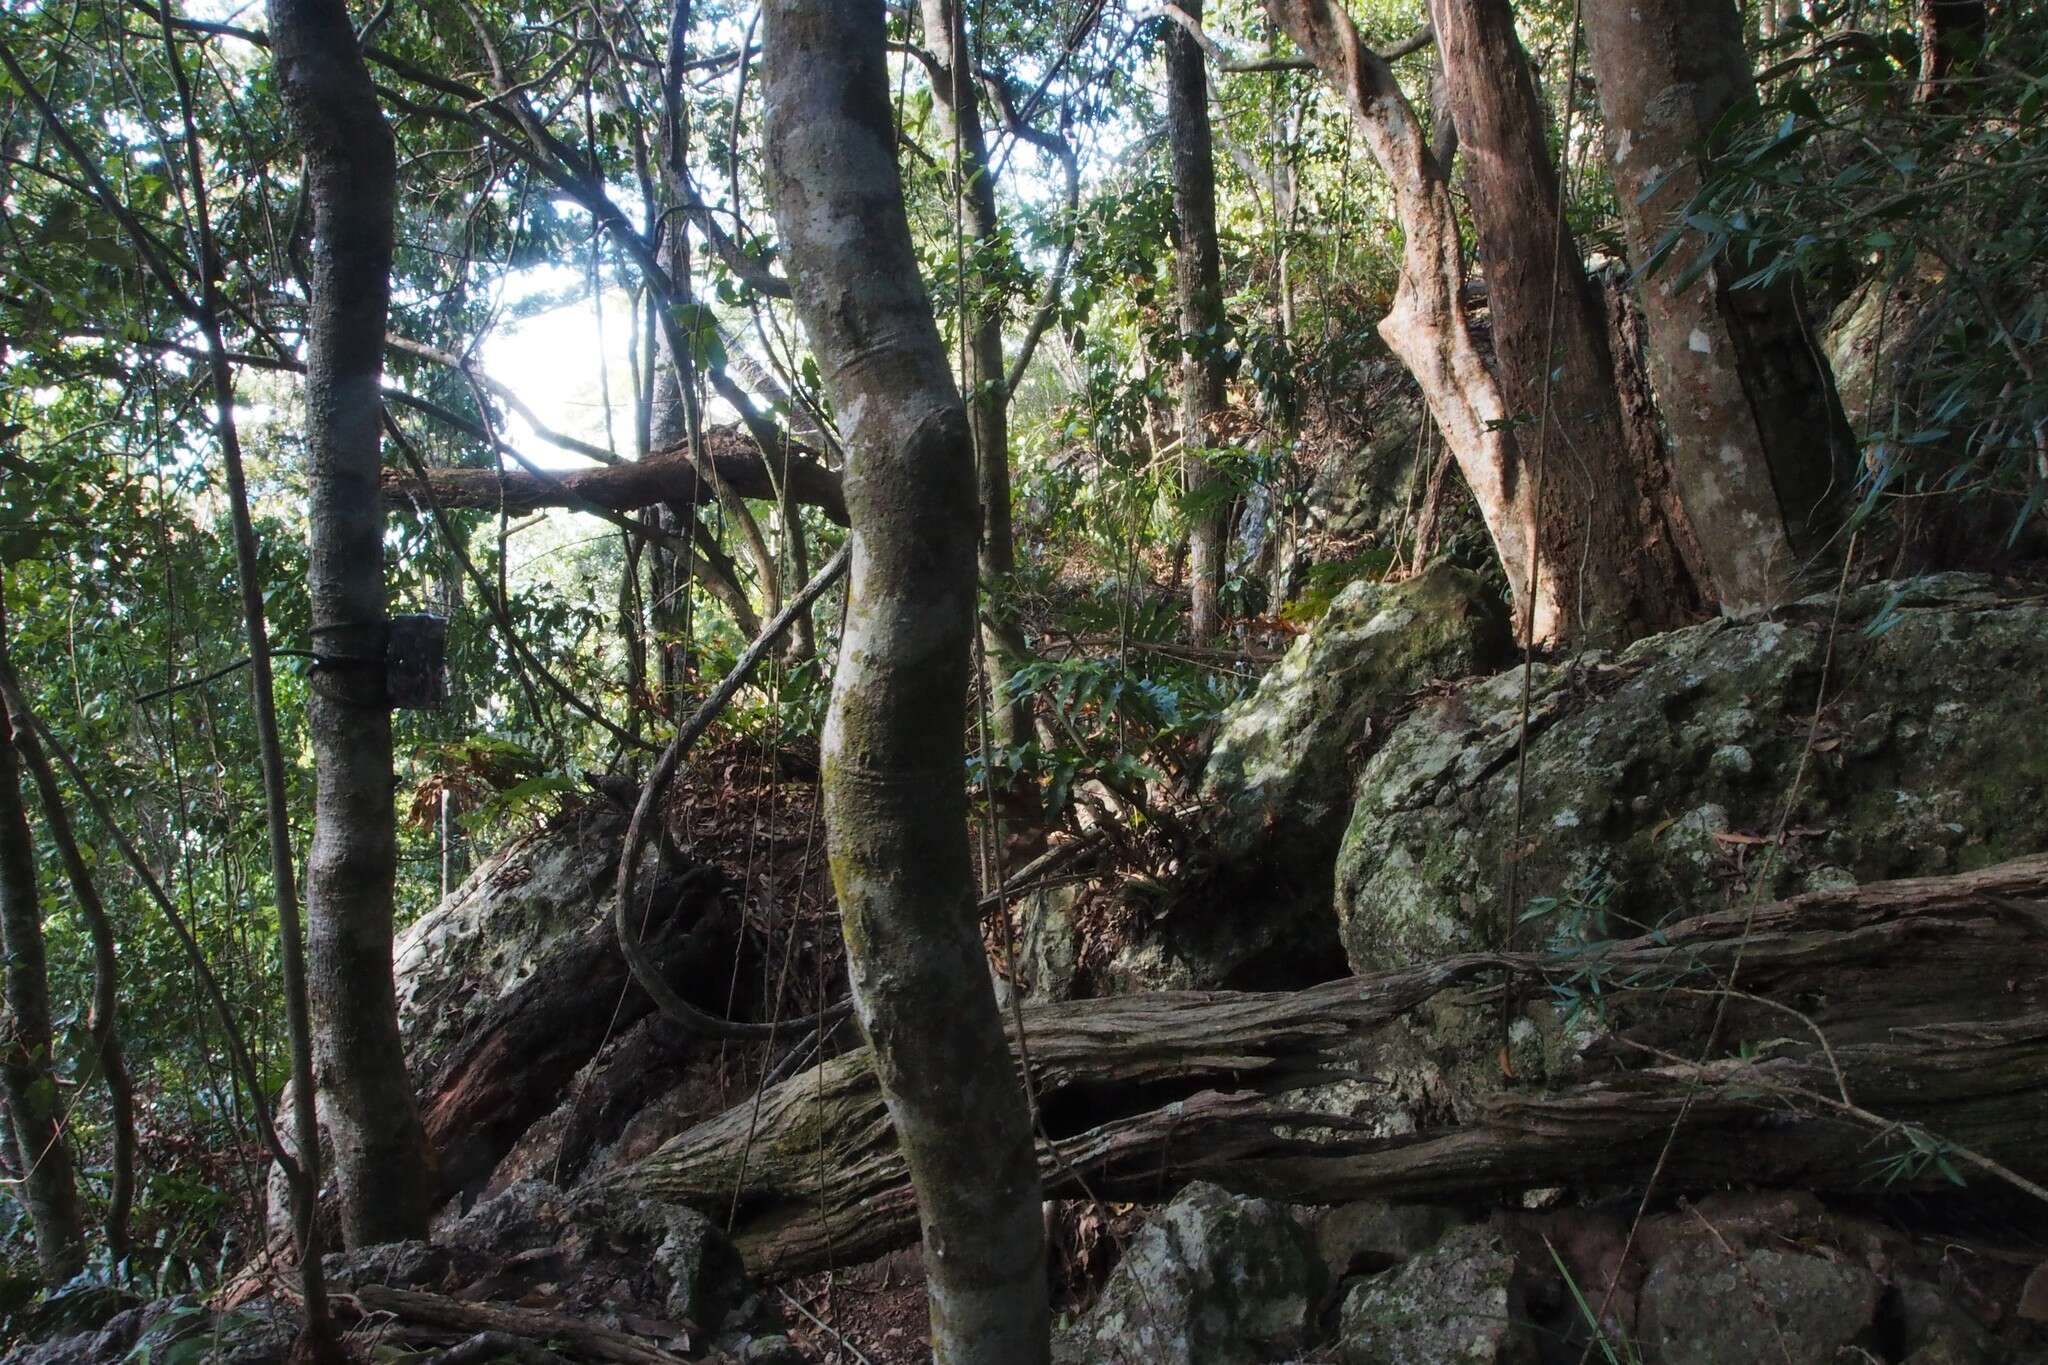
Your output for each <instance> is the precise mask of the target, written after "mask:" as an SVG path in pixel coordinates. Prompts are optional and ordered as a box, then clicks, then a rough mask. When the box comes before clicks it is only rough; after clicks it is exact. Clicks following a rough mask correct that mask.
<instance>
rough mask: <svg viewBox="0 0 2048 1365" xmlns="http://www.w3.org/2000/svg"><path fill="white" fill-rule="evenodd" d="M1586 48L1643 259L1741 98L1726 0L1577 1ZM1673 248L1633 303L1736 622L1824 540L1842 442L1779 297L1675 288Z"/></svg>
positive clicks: (1742, 69) (1717, 592)
mask: <svg viewBox="0 0 2048 1365" xmlns="http://www.w3.org/2000/svg"><path fill="white" fill-rule="evenodd" d="M1585 16H1586V36H1587V41H1588V43H1589V46H1590V48H1591V56H1592V65H1593V71H1594V74H1595V76H1596V77H1597V78H1598V81H1599V87H1600V107H1601V110H1602V112H1603V114H1604V115H1605V126H1606V139H1607V153H1608V162H1609V164H1610V165H1611V166H1612V168H1613V172H1614V183H1615V191H1616V198H1617V199H1618V200H1619V201H1620V204H1621V212H1622V221H1623V225H1624V227H1625V228H1626V230H1627V234H1628V243H1629V251H1630V253H1631V255H1633V256H1634V258H1635V259H1636V261H1637V262H1639V263H1640V262H1643V261H1647V260H1648V259H1649V258H1650V256H1651V254H1652V253H1653V252H1654V251H1655V250H1656V248H1657V245H1658V243H1659V242H1660V241H1661V239H1662V238H1663V236H1664V233H1665V231H1666V229H1667V227H1668V226H1669V225H1670V224H1671V222H1672V221H1673V220H1674V219H1675V218H1676V216H1677V215H1678V214H1680V213H1682V212H1683V211H1685V209H1686V207H1687V205H1688V204H1689V203H1690V202H1691V201H1692V199H1693V197H1694V195H1695V194H1696V193H1697V192H1698V190H1699V189H1700V186H1701V184H1702V178H1703V166H1702V163H1701V160H1700V155H1701V152H1700V149H1701V148H1702V147H1704V146H1705V145H1706V144H1707V143H1708V141H1709V139H1710V137H1711V135H1712V134H1713V132H1714V129H1715V127H1716V125H1717V124H1718V123H1719V122H1720V120H1721V119H1722V118H1723V116H1724V115H1726V114H1727V113H1728V112H1729V111H1730V110H1731V109H1733V108H1735V107H1736V106H1737V105H1739V104H1740V103H1742V102H1743V101H1745V100H1747V99H1749V98H1751V97H1752V96H1753V95H1754V93H1755V80H1754V77H1753V76H1752V73H1751V71H1750V66H1749V57H1748V54H1747V52H1746V51H1745V50H1744V48H1743V43H1742V18H1741V15H1740V13H1739V12H1738V11H1737V10H1736V8H1735V6H1734V4H1733V3H1732V0H1592V2H1591V3H1588V4H1587V5H1586V7H1585ZM1689 254H1690V253H1689V252H1688V251H1687V250H1686V247H1685V244H1683V243H1681V244H1680V246H1679V247H1678V249H1677V251H1676V252H1675V253H1674V257H1673V260H1672V261H1671V262H1669V263H1667V265H1666V268H1665V269H1663V270H1662V271H1660V272H1658V273H1657V274H1655V275H1652V276H1650V277H1649V278H1648V279H1647V280H1646V281H1645V283H1644V287H1643V289H1642V296H1643V312H1644V315H1645V318H1646V321H1647V324H1648V331H1649V352H1650V374H1651V378H1652V380H1653V382H1654V383H1655V385H1656V389H1657V396H1658V399H1659V400H1660V404H1661V406H1662V409H1663V412H1664V419H1665V423H1666V425H1667V427H1668V428H1669V430H1670V433H1671V441H1672V446H1673V459H1674V463H1675V466H1676V478H1677V483H1678V487H1679V491H1680V495H1681V497H1682V499H1683V502H1684V504H1685V510H1686V515H1687V517H1688V519H1689V520H1690V522H1691V524H1692V527H1693V530H1694V532H1695V533H1696V534H1697V536H1698V537H1699V543H1700V548H1701V552H1702V555H1703V557H1704V560H1705V563H1706V566H1707V570H1708V572H1709V574H1710V575H1711V576H1712V579H1713V582H1712V585H1711V591H1712V595H1713V596H1714V597H1715V598H1717V599H1718V600H1719V602H1720V603H1721V607H1722V610H1723V611H1725V612H1727V613H1728V614H1729V615H1731V616H1736V617H1748V616H1754V615H1757V614H1759V613H1761V612H1763V611H1766V610H1768V609H1769V608H1770V607H1771V606H1773V605H1774V604H1776V603H1778V602H1781V601H1784V600H1785V599H1786V598H1788V597H1789V596H1791V595H1793V594H1794V593H1795V592H1796V590H1797V587H1798V582H1799V578H1800V573H1801V568H1802V563H1801V561H1802V560H1804V559H1806V558H1808V557H1811V556H1814V555H1816V554H1818V553H1819V552H1820V551H1821V550H1822V548H1823V547H1824V546H1825V544H1826V543H1827V541H1828V538H1829V536H1830V535H1831V534H1832V532H1833V530H1834V528H1835V525H1836V522H1837V514H1838V511H1839V506H1840V503H1841V501H1842V499H1841V496H1840V495H1841V494H1842V493H1843V492H1844V491H1845V488H1846V481H1847V479H1848V477H1849V471H1850V467H1851V466H1850V460H1851V457H1852V454H1853V444H1854V443H1853V440H1852V438H1851V436H1850V434H1849V430H1848V424H1847V422H1846V421H1845V420H1844V418H1843V416H1842V407H1841V403H1840V401H1839V399H1838V398H1837V397H1836V394H1835V387H1834V380H1833V377H1832V376H1831V375H1830V374H1829V372H1828V368H1827V364H1826V362H1825V361H1824V360H1823V359H1822V358H1821V356H1820V353H1819V350H1818V347H1817V342H1816V340H1815V339H1814V337H1813V336H1812V334H1811V329H1810V328H1808V327H1807V325H1806V323H1805V320H1804V319H1803V318H1802V317H1801V315H1800V308H1799V302H1798V296H1797V291H1796V285H1795V283H1794V282H1793V281H1792V280H1790V279H1786V280H1782V281H1781V282H1779V283H1777V284H1774V285H1772V286H1770V287H1768V288H1762V289H1743V290H1739V291H1738V290H1735V289H1732V288H1730V284H1731V281H1730V280H1729V279H1728V278H1727V275H1726V272H1724V271H1723V270H1721V269H1718V268H1717V269H1713V270H1709V271H1708V272H1707V273H1706V274H1705V275H1704V276H1703V277H1702V278H1701V279H1700V280H1699V281H1697V282H1696V283H1695V284H1694V285H1693V286H1692V287H1691V288H1688V289H1685V290H1682V291H1681V290H1680V289H1679V288H1678V287H1677V281H1678V278H1679V276H1680V274H1681V271H1682V263H1683V261H1684V260H1686V259H1688V258H1689Z"/></svg>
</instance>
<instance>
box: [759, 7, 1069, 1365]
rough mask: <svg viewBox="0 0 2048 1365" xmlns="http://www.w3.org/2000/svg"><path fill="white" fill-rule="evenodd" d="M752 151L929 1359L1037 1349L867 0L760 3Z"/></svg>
mask: <svg viewBox="0 0 2048 1365" xmlns="http://www.w3.org/2000/svg"><path fill="white" fill-rule="evenodd" d="M762 25H763V45H762V46H763V53H764V60H763V82H764V89H765V97H764V106H763V109H764V112H763V142H764V147H765V153H766V156H765V162H766V174H767V181H768V188H769V195H770V198H771V199H772V200H773V202H774V206H775V216H776V220H777V223H778V225H779V226H780V228H781V231H782V236H783V240H784V241H785V243H786V244H787V247H788V252H789V260H790V266H791V277H792V281H793V286H794V294H795V302H796V307H797V314H798V316H799V317H800V318H801V320H802V322H803V325H804V329H805V331H806V333H807V334H808V335H809V338H810V342H811V345H812V348H813V349H814V351H815V352H816V354H817V357H818V360H819V365H820V369H821V370H822V372H823V376H824V382H825V387H826V390H827V392H828V393H829V394H830V396H831V398H832V400H833V403H834V406H835V407H836V409H837V410H838V412H839V413H840V414H841V420H842V423H843V425H844V429H845V433H846V437H847V448H848V461H847V464H848V468H847V478H846V501H847V510H848V512H849V513H850V515H851V518H852V523H853V531H852V537H853V540H852V544H853V566H852V580H851V586H850V589H849V596H848V608H847V617H846V626H845V631H844V633H843V635H842V638H841V643H840V658H839V664H838V670H837V673H836V676H835V679H834V684H833V692H832V706H831V711H830V714H829V716H828V719H827V721H826V726H825V735H824V744H823V751H824V752H823V768H824V772H823V802H824V815H825V827H826V837H827V844H828V851H829V853H830V857H831V865H832V880H833V885H834V888H835V889H836V890H837V892H838V896H839V904H840V908H841V912H842V914H843V917H844V926H845V935H846V947H847V970H848V975H849V977H850V978H851V980H852V983H853V990H854V1000H855V1005H856V1010H857V1014H858V1017H859V1019H860V1023H861V1027H862V1029H863V1030H864V1031H865V1033H866V1035H867V1037H868V1040H869V1043H870V1045H871V1047H872V1048H873V1051H874V1055H875V1057H876V1059H877V1074H878V1076H879V1078H880V1082H881V1088H882V1094H883V1096H884V1097H885V1101H886V1104H887V1109H888V1114H889V1118H890V1120H891V1121H892V1123H893V1126H894V1130H895V1132H896V1134H897V1137H898V1139H899V1141H900V1143H901V1145H902V1150H903V1153H904V1157H905V1161H906V1163H907V1167H908V1170H909V1173H910V1179H911V1181H912V1184H913V1186H914V1188H915V1190H916V1193H917V1209H918V1215H919V1222H920V1225H921V1226H922V1229H923V1233H924V1241H925V1264H926V1268H927V1274H928V1281H929V1287H930V1294H931V1314H932V1349H933V1355H934V1357H935V1359H937V1360H938V1361H940V1362H942V1363H943V1365H996V1362H1002V1363H1003V1365H1030V1363H1031V1362H1034V1361H1044V1360H1045V1359H1046V1358H1047V1354H1048V1351H1049V1345H1048V1331H1049V1327H1048V1311H1047V1301H1046V1280H1045V1249H1044V1234H1043V1228H1042V1225H1041V1222H1040V1212H1039V1198H1040V1196H1039V1180H1038V1167H1037V1163H1036V1161H1035V1160H1034V1159H1033V1154H1032V1144H1031V1121H1030V1116H1029V1113H1028V1111H1027V1109H1026V1106H1025V1102H1024V1094H1023V1090H1022V1088H1021V1086H1020V1084H1019V1078H1018V1075H1017V1072H1016V1070H1015V1068H1014V1067H1013V1066H1012V1064H1011V1061H1010V1053H1009V1048H1008V1046H1007V1043H1006V1040H1005V1039H1004V1036H1003V1030H1002V1025H1001V1021H1000V1018H999V1017H998V1014H997V1011H996V1003H995V996H994V991H993V989H992V986H991V981H990V976H989V970H988V963H987V960H986V958H985V957H984V955H983V951H982V946H981V936H980V933H979V930H978V927H977V916H976V911H975V894H974V886H973V881H972V877H971V874H970V868H969V857H968V842H967V796H966V786H965V771H964V767H963V764H962V761H961V746H962V736H963V734H964V729H965V721H966V692H967V683H968V678H969V674H970V672H971V666H972V661H971V647H972V643H973V633H974V630H975V551H976V547H975V541H976V536H975V469H974V456H973V443H972V439H971V436H970V434H969V429H968V419H967V412H966V409H965V407H964V405H963V403H962V401H961V398H960V394H959V391H958V389H957V388H956V386H955V385H954V383H953V379H952V375H951V371H950V369H949V367H948V365H947V363H946V353H945V347H944V344H943V343H942V342H941V340H940V338H939V333H938V328H937V326H936V325H935V323H934V321H933V317H932V310H931V302H930V299H929V297H928V296H927V294H926V292H925V289H924V285H923V281H922V280H921V278H920V277H919V273H918V267H917V258H916V255H915V253H914V251H913V249H912V246H911V241H910V228H909V223H908V221H907V219H906V217H905V213H904V207H903V190H902V182H901V180H900V177H899V174H898V170H897V166H896V158H895V146H896V139H895V129H894V123H893V120H892V115H891V109H890V102H889V82H888V75H887V66H886V64H885V62H884V59H883V41H884V14H883V7H882V5H881V4H880V3H879V0H847V2H846V3H841V4H832V5H813V4H807V3H802V0H770V3H768V4H767V5H765V6H764V7H763V10H762Z"/></svg>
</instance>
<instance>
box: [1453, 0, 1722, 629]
mask: <svg viewBox="0 0 2048 1365" xmlns="http://www.w3.org/2000/svg"><path fill="white" fill-rule="evenodd" d="M1430 14H1431V17H1432V19H1433V22H1434V25H1435V29H1436V40H1437V46H1438V50H1439V51H1440V52H1441V53H1442V56H1443V69H1444V78H1445V84H1446V86H1447V87H1448V91H1449V101H1448V103H1449V107H1450V110H1451V112H1452V116H1453V118H1454V120H1455V126H1456V128H1457V134H1458V144H1457V145H1458V146H1460V147H1462V148H1463V149H1464V152H1465V158H1466V160H1465V166H1466V169H1465V192H1466V196H1467V199H1468V200H1469V202H1470V204H1471V215H1472V225H1473V228H1474V230H1475V231H1476V233H1477V235H1478V238H1479V259H1480V262H1481V264H1482V266H1483V267H1484V270H1485V274H1486V291H1487V304H1486V307H1487V313H1488V314H1489V316H1490V317H1491V319H1492V323H1493V348H1494V369H1495V373H1496V374H1497V375H1498V376H1499V379H1500V385H1501V389H1502V392H1503V395H1504V397H1505V399H1506V401H1507V404H1508V406H1509V408H1510V409H1511V410H1512V411H1513V412H1514V413H1515V415H1516V420H1517V421H1518V422H1519V423H1520V424H1521V426H1520V430H1519V432H1518V434H1517V439H1518V441H1519V443H1520V448H1521V449H1522V450H1523V451H1524V452H1527V453H1528V455H1529V457H1530V458H1531V459H1532V460H1534V459H1535V458H1536V453H1537V451H1538V450H1539V448H1540V450H1541V451H1542V460H1543V469H1542V473H1541V476H1540V478H1541V488H1540V491H1539V493H1538V498H1539V501H1540V503H1541V506H1540V508H1539V512H1540V515H1541V516H1542V519H1543V524H1542V551H1541V552H1542V554H1543V556H1544V557H1545V558H1546V559H1548V560H1551V561H1553V562H1555V563H1556V564H1558V565H1559V566H1560V573H1559V579H1560V589H1561V590H1562V591H1564V592H1565V593H1566V594H1567V598H1566V602H1567V605H1566V611H1567V613H1568V615H1569V617H1570V618H1571V619H1570V620H1569V623H1568V627H1567V629H1568V633H1569V634H1571V635H1573V636H1579V637H1583V636H1586V635H1589V634H1591V635H1595V636H1606V637H1618V638H1622V639H1628V638H1633V637H1635V636H1637V635H1642V634H1647V633H1650V632H1652V631H1657V630H1663V629H1668V628H1669V627H1671V626H1673V625H1676V624H1678V623H1679V622H1680V621H1681V620H1683V619H1684V618H1685V616H1686V615H1687V614H1688V610H1689V609H1690V608H1692V607H1694V606H1695V605H1696V603H1697V599H1698V594H1697V591H1696V589H1695V588H1694V586H1693V584H1692V582H1691V576H1690V574H1689V573H1688V571H1687V569H1686V566H1685V564H1684V562H1683V560H1682V559H1681V557H1680V555H1679V553H1678V549H1677V546H1676V543H1675V540H1676V538H1675V537H1674V536H1673V534H1672V532H1671V530H1670V529H1669V528H1668V527H1667V526H1666V524H1665V519H1664V516H1663V513H1662V509H1661V508H1660V507H1659V506H1658V505H1657V504H1656V502H1655V501H1653V500H1652V499H1651V498H1650V497H1648V496H1646V494H1645V490H1644V489H1643V488H1642V487H1641V485H1640V483H1639V481H1638V478H1637V471H1636V468H1635V462H1634V460H1632V459H1631V458H1630V456H1631V443H1630V439H1629V435H1628V433H1627V432H1626V430H1625V428H1624V424H1623V418H1622V413H1621V409H1620V406H1619V403H1618V400H1617V395H1616V392H1615V388H1614V361H1613V357H1612V356H1611V355H1610V354H1609V350H1608V339H1607V326H1606V319H1605V317H1604V315H1603V309H1602V307H1601V302H1600V297H1599V294H1598V292H1597V291H1596V290H1595V288H1594V287H1593V285H1592V282H1591V281H1590V280H1588V279H1587V277H1586V273H1585V269H1584V267H1583V266H1582V265H1581V258H1580V256H1579V248H1578V243H1577V242H1576V241H1574V240H1573V238H1572V234H1571V230H1570V229H1569V228H1568V227H1566V226H1565V224H1564V221H1563V218H1562V216H1561V213H1560V207H1561V206H1560V204H1559V192H1558V184H1557V174H1556V170H1555V168H1554V165H1553V162H1552V157H1553V153H1552V152H1551V150H1550V145H1549V141H1548V139H1547V137H1546V134H1545V128H1546V124H1547V122H1548V120H1547V118H1546V116H1545V113H1544V110H1543V106H1542V104H1541V103H1540V102H1539V101H1538V100H1537V97H1536V83H1535V81H1534V79H1533V77H1532V74H1531V71H1530V65H1529V59H1528V56H1527V55H1526V54H1525V53H1524V52H1523V50H1522V44H1521V41H1520V39H1519V38H1518V37H1517V35H1516V32H1515V16H1514V11H1513V9H1512V7H1511V6H1510V5H1509V4H1508V0H1431V3H1430Z"/></svg>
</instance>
